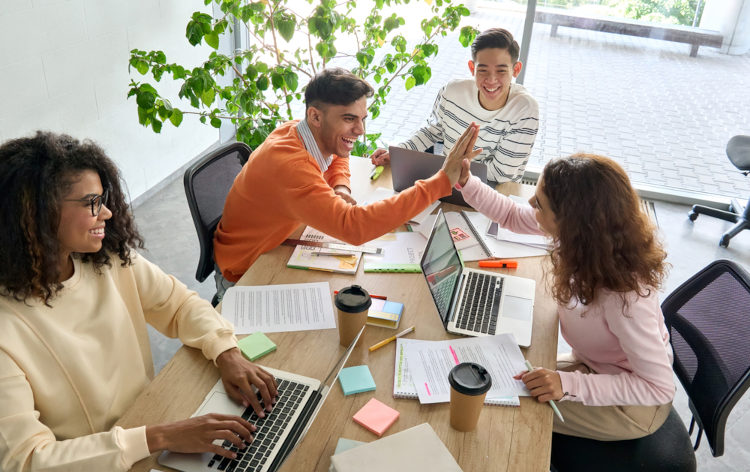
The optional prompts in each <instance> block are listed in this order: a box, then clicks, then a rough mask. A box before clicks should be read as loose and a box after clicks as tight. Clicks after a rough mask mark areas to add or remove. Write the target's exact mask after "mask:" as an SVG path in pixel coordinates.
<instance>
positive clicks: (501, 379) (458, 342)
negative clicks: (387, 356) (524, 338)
mask: <svg viewBox="0 0 750 472" xmlns="http://www.w3.org/2000/svg"><path fill="white" fill-rule="evenodd" d="M406 362H407V364H408V366H409V372H410V373H411V378H412V382H413V383H414V387H415V388H416V389H417V395H418V396H419V402H420V403H442V402H448V401H450V384H449V383H448V373H449V372H450V371H451V369H452V368H453V367H454V366H456V365H458V364H460V363H461V362H475V363H477V364H479V365H481V366H482V367H484V368H485V369H487V371H488V372H489V373H490V377H491V378H492V387H491V388H490V391H489V392H487V396H488V397H489V398H507V397H513V396H528V395H529V391H528V390H527V389H526V386H525V385H524V384H523V382H522V381H520V380H515V379H514V378H513V376H514V375H516V374H518V373H519V372H524V371H526V367H525V365H524V358H523V355H522V354H521V349H519V348H518V344H517V343H516V339H515V337H513V335H512V334H498V335H495V336H483V337H477V338H464V339H450V340H446V341H421V342H419V343H409V344H407V346H406Z"/></svg>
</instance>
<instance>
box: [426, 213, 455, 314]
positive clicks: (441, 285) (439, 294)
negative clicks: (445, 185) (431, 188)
mask: <svg viewBox="0 0 750 472" xmlns="http://www.w3.org/2000/svg"><path fill="white" fill-rule="evenodd" d="M421 265H422V273H423V274H424V276H425V279H426V280H427V286H428V287H429V288H430V292H431V293H432V298H433V299H434V300H435V305H437V309H438V313H439V314H440V318H441V319H442V320H443V325H447V324H448V321H449V319H448V317H449V316H450V307H451V300H452V299H453V296H454V294H455V293H456V288H457V287H458V284H459V282H460V276H461V269H462V267H461V260H460V259H459V257H458V251H457V250H456V246H455V245H454V244H453V238H451V234H450V230H449V228H448V223H447V222H446V221H445V215H443V211H442V210H440V211H438V215H437V218H436V219H435V226H434V227H433V228H432V234H430V240H429V241H428V242H427V247H426V248H425V251H424V255H423V256H422V263H421Z"/></svg>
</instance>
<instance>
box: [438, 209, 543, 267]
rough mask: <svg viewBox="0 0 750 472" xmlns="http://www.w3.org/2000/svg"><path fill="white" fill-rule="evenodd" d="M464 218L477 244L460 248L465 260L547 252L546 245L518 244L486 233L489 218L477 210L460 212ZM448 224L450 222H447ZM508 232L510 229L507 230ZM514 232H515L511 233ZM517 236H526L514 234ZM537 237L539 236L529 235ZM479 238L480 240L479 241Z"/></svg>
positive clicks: (537, 254)
mask: <svg viewBox="0 0 750 472" xmlns="http://www.w3.org/2000/svg"><path fill="white" fill-rule="evenodd" d="M462 214H463V215H464V218H465V219H466V221H467V222H468V223H469V225H470V226H471V231H472V234H473V236H474V237H475V238H476V239H475V240H476V241H477V242H479V244H478V245H475V246H471V247H468V248H464V249H460V248H459V250H460V251H461V257H462V258H463V260H465V261H477V260H481V259H488V258H500V259H517V258H520V257H533V256H543V255H545V254H547V246H546V245H545V246H544V247H540V246H536V245H529V244H519V243H517V242H513V241H506V240H500V239H497V238H495V237H492V236H490V235H488V234H487V229H488V228H489V227H490V219H489V218H487V217H486V216H484V215H483V214H481V213H479V212H462ZM449 224H450V223H449ZM507 233H510V231H507ZM511 234H515V233H511ZM516 236H518V237H519V238H523V237H528V236H525V235H519V234H516ZM531 237H532V238H539V237H540V236H531ZM480 240H481V241H480Z"/></svg>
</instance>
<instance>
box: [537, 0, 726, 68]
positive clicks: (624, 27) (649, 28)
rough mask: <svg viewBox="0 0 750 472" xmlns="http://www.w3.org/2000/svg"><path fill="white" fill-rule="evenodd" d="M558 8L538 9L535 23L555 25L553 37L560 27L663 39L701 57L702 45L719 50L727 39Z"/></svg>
mask: <svg viewBox="0 0 750 472" xmlns="http://www.w3.org/2000/svg"><path fill="white" fill-rule="evenodd" d="M561 11H564V10H559V9H549V8H537V9H536V16H535V21H536V22H537V23H546V24H549V25H552V31H551V32H550V36H555V35H556V34H557V27H558V26H567V27H568V28H579V29H587V30H594V31H602V32H605V33H615V34H625V35H629V36H640V37H642V38H651V39H663V40H664V41H675V42H678V43H687V44H690V45H692V47H691V49H690V56H691V57H695V56H697V55H698V48H699V47H700V46H709V47H715V48H720V47H721V43H722V41H723V40H724V37H723V36H722V35H721V33H719V32H718V31H712V30H706V29H700V28H693V27H689V26H682V25H656V24H653V23H646V22H642V21H635V20H626V19H620V18H602V17H596V16H584V15H572V14H567V13H561Z"/></svg>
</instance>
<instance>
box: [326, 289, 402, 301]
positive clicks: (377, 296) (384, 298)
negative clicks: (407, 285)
mask: <svg viewBox="0 0 750 472" xmlns="http://www.w3.org/2000/svg"><path fill="white" fill-rule="evenodd" d="M337 293H339V291H338V290H334V291H333V294H334V295H336V294H337ZM370 298H379V299H381V300H388V297H386V296H385V295H373V294H370Z"/></svg>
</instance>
